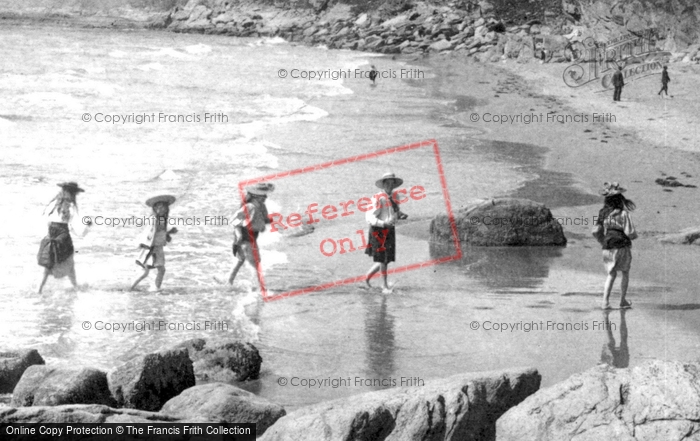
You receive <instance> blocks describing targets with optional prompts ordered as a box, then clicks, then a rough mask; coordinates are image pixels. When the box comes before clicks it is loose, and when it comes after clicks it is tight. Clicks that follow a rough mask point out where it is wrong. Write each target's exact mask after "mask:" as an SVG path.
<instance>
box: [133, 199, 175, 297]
mask: <svg viewBox="0 0 700 441" xmlns="http://www.w3.org/2000/svg"><path fill="white" fill-rule="evenodd" d="M174 202H175V196H171V195H169V194H164V195H159V196H154V197H152V198H150V199H148V200H147V201H146V205H148V206H149V207H151V209H152V210H153V217H152V218H151V222H149V224H147V225H145V226H144V227H145V228H144V234H143V235H142V237H141V238H140V240H139V249H140V254H139V257H138V258H137V259H136V264H137V265H138V266H140V267H141V268H143V274H142V275H141V276H140V277H139V278H138V279H136V280H135V281H134V283H133V284H132V285H131V289H132V290H134V289H135V288H136V285H138V284H139V283H140V282H141V281H142V280H143V279H145V278H146V277H148V273H149V272H150V271H151V269H153V268H155V269H156V270H157V271H158V274H157V275H156V290H158V291H160V287H161V285H162V283H163V277H164V276H165V251H164V247H165V245H166V244H167V243H168V242H170V241H171V240H172V237H171V235H172V234H175V233H177V228H175V227H173V228H171V229H169V230H168V216H169V215H170V205H172V204H173V203H174Z"/></svg>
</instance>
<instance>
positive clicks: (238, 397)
mask: <svg viewBox="0 0 700 441" xmlns="http://www.w3.org/2000/svg"><path fill="white" fill-rule="evenodd" d="M160 412H161V413H164V414H167V415H172V416H176V417H178V418H181V419H182V420H185V421H192V420H208V421H217V422H225V423H255V425H256V426H255V427H256V431H257V435H258V436H260V435H262V434H263V433H264V432H265V431H266V430H267V428H268V427H270V426H271V425H272V424H273V423H274V422H275V421H277V420H278V419H280V418H282V417H283V416H284V415H285V414H286V412H285V410H284V408H283V407H282V406H280V405H278V404H275V403H271V402H269V401H267V400H265V399H264V398H260V397H258V396H256V395H254V394H252V393H250V392H248V391H245V390H243V389H239V388H237V387H235V386H231V385H229V384H224V383H209V384H203V385H200V386H194V387H191V388H189V389H187V390H185V391H184V392H182V393H181V394H180V395H178V396H176V397H175V398H172V399H170V400H169V401H168V402H167V403H165V405H163V408H162V409H161V410H160Z"/></svg>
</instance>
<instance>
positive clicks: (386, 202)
mask: <svg viewBox="0 0 700 441" xmlns="http://www.w3.org/2000/svg"><path fill="white" fill-rule="evenodd" d="M401 184H403V179H401V178H398V177H396V175H394V174H393V173H385V174H384V176H382V177H381V178H380V179H378V180H377V181H376V182H375V185H376V186H377V187H379V188H381V189H382V190H384V192H385V193H386V194H387V197H386V198H378V200H377V206H376V208H375V210H373V211H368V212H367V223H369V225H370V228H369V236H368V239H367V241H368V243H369V246H368V247H367V248H366V249H365V254H367V255H369V256H372V259H373V260H374V265H372V267H371V268H370V269H369V272H368V273H367V278H366V279H365V283H367V286H368V287H370V288H371V286H372V285H371V284H370V282H369V281H370V279H371V278H372V276H374V275H375V274H376V273H377V272H379V271H381V275H382V277H383V281H384V290H383V291H384V292H385V293H388V292H390V291H391V289H390V288H389V285H388V282H387V267H388V266H389V262H394V261H395V259H396V228H395V225H396V222H397V221H398V220H403V219H406V218H407V217H408V216H407V215H406V214H404V213H402V212H401V210H399V206H398V204H397V203H396V201H395V200H394V198H393V196H392V193H393V191H394V190H395V189H396V188H397V187H399V186H400V185H401Z"/></svg>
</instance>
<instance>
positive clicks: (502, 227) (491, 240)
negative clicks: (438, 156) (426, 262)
mask: <svg viewBox="0 0 700 441" xmlns="http://www.w3.org/2000/svg"><path fill="white" fill-rule="evenodd" d="M454 218H455V224H456V227H457V236H458V237H459V240H460V242H462V243H463V244H467V245H476V246H563V245H566V237H565V236H564V230H563V228H562V226H561V225H560V224H559V222H558V221H557V220H556V219H555V218H554V217H553V216H552V213H551V211H549V209H548V208H547V207H545V206H544V205H542V204H539V203H537V202H533V201H530V200H527V199H514V198H502V199H492V200H488V201H486V202H482V203H479V204H475V205H471V206H468V207H465V208H462V209H460V210H457V211H456V212H455V213H454ZM453 237H454V236H453V234H452V228H451V226H450V222H449V218H448V216H447V215H446V214H445V215H439V216H437V217H436V218H434V219H433V221H432V222H431V224H430V241H431V243H433V244H445V245H450V244H452V242H453Z"/></svg>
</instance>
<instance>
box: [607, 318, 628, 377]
mask: <svg viewBox="0 0 700 441" xmlns="http://www.w3.org/2000/svg"><path fill="white" fill-rule="evenodd" d="M625 313H627V311H626V310H624V309H622V310H620V347H616V346H615V337H614V336H613V331H612V328H613V326H615V324H614V323H612V322H610V317H609V316H610V310H606V311H603V320H604V323H605V329H606V330H607V337H608V341H607V342H606V343H605V344H604V345H603V352H602V354H601V355H600V362H601V363H605V364H609V365H610V366H613V367H616V368H626V367H628V366H629V365H630V350H629V348H628V347H627V321H626V320H625Z"/></svg>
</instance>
